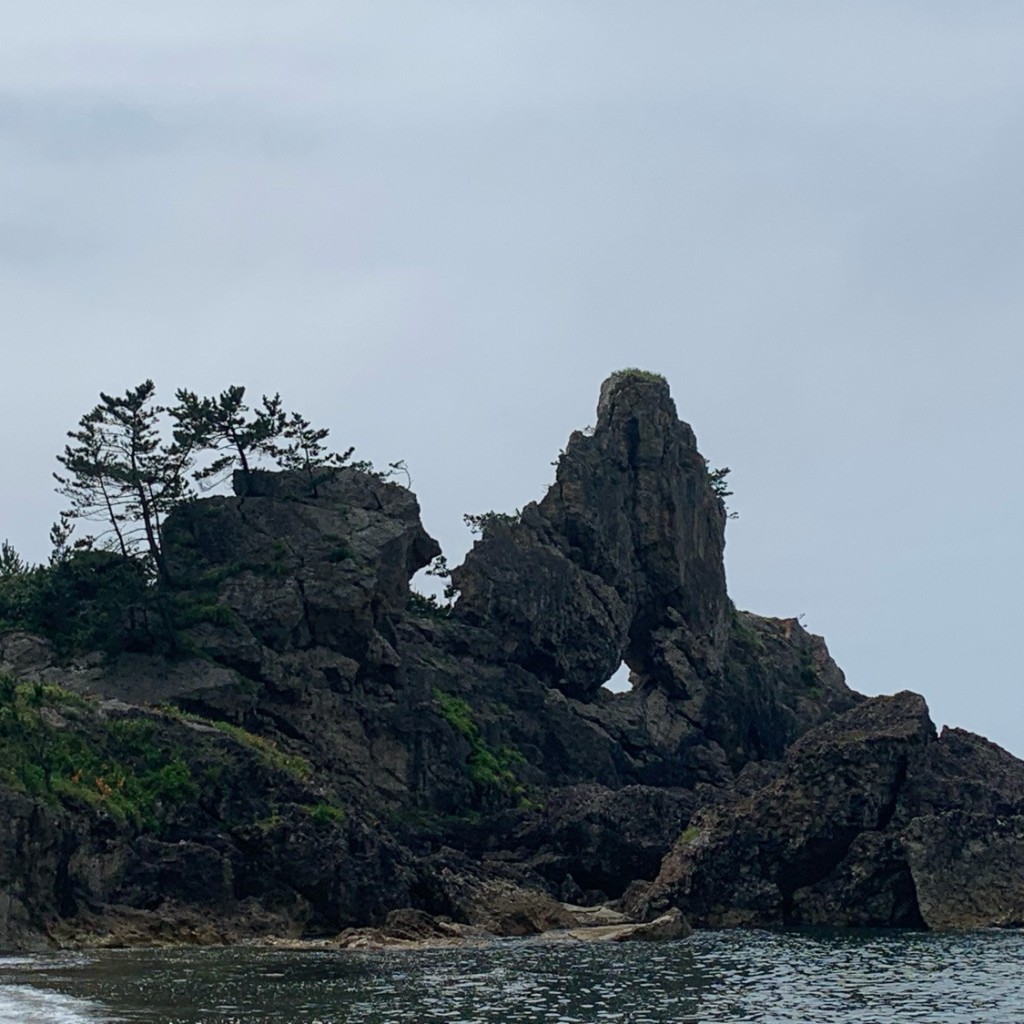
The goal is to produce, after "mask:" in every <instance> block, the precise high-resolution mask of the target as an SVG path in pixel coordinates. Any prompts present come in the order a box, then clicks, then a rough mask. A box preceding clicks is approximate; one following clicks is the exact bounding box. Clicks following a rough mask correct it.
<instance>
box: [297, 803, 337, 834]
mask: <svg viewBox="0 0 1024 1024" xmlns="http://www.w3.org/2000/svg"><path fill="white" fill-rule="evenodd" d="M299 807H300V809H301V810H303V811H305V812H306V814H308V815H309V817H310V820H311V821H312V822H313V824H314V825H318V826H320V827H322V828H326V827H328V826H330V825H340V824H341V823H342V822H343V821H344V820H345V819H346V817H347V815H346V813H345V811H344V809H343V808H341V807H336V806H335V805H334V804H327V803H319V804H300V805H299Z"/></svg>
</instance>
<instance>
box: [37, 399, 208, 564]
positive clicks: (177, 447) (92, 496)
mask: <svg viewBox="0 0 1024 1024" xmlns="http://www.w3.org/2000/svg"><path fill="white" fill-rule="evenodd" d="M155 393H156V389H155V387H154V385H153V382H152V381H151V380H147V381H145V382H143V383H142V384H140V385H139V386H138V387H136V388H130V389H129V390H128V391H126V392H125V393H124V395H122V396H113V395H107V394H103V393H102V392H101V393H100V402H99V404H98V405H96V406H95V408H93V409H92V410H91V411H90V412H87V413H86V414H85V415H84V416H83V417H82V418H81V420H80V421H79V425H78V430H73V431H69V433H68V437H69V438H70V439H71V441H72V442H75V443H74V444H68V445H65V447H64V454H63V455H58V456H57V461H58V462H60V464H61V465H62V466H63V467H64V470H65V472H64V473H63V474H61V473H55V474H54V477H55V479H56V480H57V484H58V487H57V490H58V492H59V493H60V494H62V495H64V497H66V498H67V499H68V501H69V503H70V507H69V508H68V510H67V513H66V515H67V517H68V519H69V520H70V519H71V518H74V519H82V520H87V521H90V522H98V523H102V524H103V526H104V529H102V530H101V531H100V532H99V533H98V534H97V535H95V536H93V537H89V538H86V539H85V541H84V542H85V543H89V542H97V541H98V542H99V543H100V545H101V546H102V547H108V548H113V549H114V550H116V551H118V552H119V553H120V554H121V555H122V556H123V557H124V558H126V559H127V558H130V557H131V556H132V555H134V554H136V553H137V552H138V551H139V550H140V549H141V550H142V551H143V552H144V553H145V554H146V555H147V556H148V557H149V558H150V559H151V561H152V564H153V566H154V568H155V569H156V572H157V573H158V575H159V576H160V577H161V578H162V579H164V580H168V579H169V573H168V570H167V564H166V562H165V560H164V556H163V520H164V518H165V516H166V515H167V513H168V511H169V510H170V509H171V508H172V507H173V506H174V505H176V504H177V503H178V502H180V501H182V500H184V499H185V498H186V497H187V496H188V493H189V488H190V485H189V482H188V480H187V477H186V472H187V470H188V469H189V467H190V466H191V463H192V451H193V447H192V446H191V445H183V444H180V443H177V442H176V443H175V444H173V445H166V444H164V443H163V441H162V439H161V437H160V430H159V418H160V415H161V413H163V412H164V411H165V410H164V409H163V407H161V406H159V405H157V404H156V403H155ZM79 543H80V544H81V543H83V542H82V541H80V542H79Z"/></svg>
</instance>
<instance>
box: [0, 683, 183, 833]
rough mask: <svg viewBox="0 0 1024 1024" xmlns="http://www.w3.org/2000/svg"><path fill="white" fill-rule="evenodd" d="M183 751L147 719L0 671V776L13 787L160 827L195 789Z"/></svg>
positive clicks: (145, 826)
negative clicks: (106, 714)
mask: <svg viewBox="0 0 1024 1024" xmlns="http://www.w3.org/2000/svg"><path fill="white" fill-rule="evenodd" d="M186 753H187V752H186V751H185V749H184V748H183V747H181V746H180V745H177V744H175V743H173V742H172V741H170V740H168V739H167V738H166V737H164V736H162V735H161V734H160V732H159V730H158V728H157V723H155V722H154V721H153V720H152V719H146V718H119V719H114V720H106V719H102V718H100V717H99V716H97V715H95V714H93V712H92V709H91V708H90V707H89V706H88V702H87V701H85V700H84V699H83V698H82V697H80V696H78V695H77V694H73V693H70V692H69V691H67V690H62V689H61V688H60V687H56V686H46V685H43V684H40V683H24V682H17V681H15V680H14V679H12V678H10V677H9V676H0V781H2V782H3V783H5V784H6V785H8V786H10V787H11V788H12V789H15V790H19V791H21V792H24V793H27V794H29V795H31V796H35V797H39V798H41V799H43V800H45V801H46V802H48V803H50V804H53V805H59V804H62V803H69V804H75V803H79V804H82V803H84V804H88V805H90V806H103V807H104V808H105V809H106V810H108V811H109V812H110V813H111V814H112V815H113V816H114V817H116V818H119V819H121V820H125V821H130V822H131V823H132V824H134V825H136V826H137V827H139V828H141V829H144V830H146V831H153V832H159V831H161V829H162V828H163V827H164V825H165V824H166V823H167V821H168V819H169V817H170V816H171V814H172V813H173V811H174V810H175V809H176V808H179V807H180V806H181V805H183V804H189V803H193V802H194V801H195V800H196V799H197V797H198V796H199V792H200V787H201V784H202V782H203V780H201V779H195V778H194V777H193V775H192V770H191V769H190V768H189V765H188V763H187V761H186V759H185V755H186Z"/></svg>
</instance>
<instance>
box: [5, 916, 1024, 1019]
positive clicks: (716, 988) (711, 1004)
mask: <svg viewBox="0 0 1024 1024" xmlns="http://www.w3.org/2000/svg"><path fill="white" fill-rule="evenodd" d="M1022 957H1024V935H1022V934H1021V933H1020V932H972V933H963V934H947V935H932V934H926V933H908V932H885V933H866V932H820V933H810V932H758V931H747V932H743V931H734V932H718V933H708V932H705V933H700V934H698V935H695V936H693V937H692V938H690V939H687V940H685V941H682V942H672V943H665V944H661V945H645V944H639V943H637V944H624V945H587V944H577V943H571V944H570V943H564V944H563V943H539V942H536V941H514V940H503V941H498V942H495V943H493V944H491V945H488V946H484V947H480V948H474V949H458V950H452V949H445V950H421V951H402V952H394V951H392V952H383V953H363V952H291V951H277V950H266V949H255V948H245V947H234V948H227V949H220V948H216V949H178V950H134V951H104V952H96V953H79V954H46V955H39V956H22V957H13V958H12V957H9V958H6V959H0V1024H8V1022H11V1024H14V1022H17V1024H42V1022H45V1024H84V1022H104V1024H112V1022H149V1024H157V1022H159V1024H213V1022H218V1024H257V1022H258V1024H611V1022H621V1024H670V1022H671V1024H688V1022H693V1024H697V1022H699V1024H714V1022H719V1021H728V1022H730V1024H739V1022H747V1021H750V1022H755V1021H756V1022H763V1024H797V1022H799V1024H808V1022H811V1024H832V1022H851V1024H852V1022H857V1024H889V1022H896V1021H900V1022H902V1021H922V1022H924V1021H926V1022H928V1024H946V1022H950V1024H952V1022H956V1024H967V1022H970V1024H982V1022H984V1024H1020V1022H1021V1021H1022V1020H1024V972H1022V971H1021V969H1020V964H1021V963H1022Z"/></svg>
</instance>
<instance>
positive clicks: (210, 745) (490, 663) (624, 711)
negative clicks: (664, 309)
mask: <svg viewBox="0 0 1024 1024" xmlns="http://www.w3.org/2000/svg"><path fill="white" fill-rule="evenodd" d="M236 486H237V491H238V493H236V494H235V495H234V496H233V497H213V498H206V499H203V500H199V501H195V502H191V503H189V504H186V505H183V506H181V507H180V508H179V509H177V510H176V511H175V513H174V514H173V515H172V516H171V517H170V518H169V520H168V521H167V523H166V530H165V532H166V541H165V543H166V556H167V558H168V562H169V564H170V565H171V566H172V567H173V571H174V575H175V577H176V578H177V579H179V580H184V581H188V582H187V586H185V585H183V586H182V588H181V592H180V593H177V594H176V595H175V599H176V600H178V601H179V602H190V604H189V605H188V606H189V607H190V608H192V609H193V610H194V614H193V615H192V616H191V620H190V621H191V624H190V625H189V626H188V629H187V635H186V636H185V637H184V641H183V644H182V649H183V650H184V651H185V652H186V653H185V654H182V653H180V652H179V653H178V654H176V655H175V656H174V657H168V656H163V655H159V654H154V653H145V652H131V651H125V652H120V653H117V654H114V655H111V654H110V653H107V654H100V653H96V652H89V651H81V652H77V653H73V654H71V655H68V654H67V653H66V652H65V653H61V654H59V653H58V646H59V645H55V644H54V642H53V639H52V638H50V639H47V638H43V637H39V636H33V635H29V634H27V633H25V632H23V631H8V632H7V633H2V634H0V684H2V687H0V688H2V692H0V726H2V728H3V735H2V740H3V746H2V748H0V749H2V750H3V758H4V760H3V762H2V768H3V771H2V772H0V815H2V816H3V821H4V822H5V827H4V828H3V830H2V831H0V948H2V949H25V948H39V947H42V946H46V945H54V944H56V945H61V946H76V945H79V946H82V945H89V944H97V943H111V944H113V943H118V944H139V943H142V944H147V943H152V942H162V941H174V942H180V941H186V942H197V943H204V942H235V941H241V940H260V939H263V940H266V939H270V938H271V937H275V936H276V939H275V941H280V942H290V941H306V940H312V941H317V942H319V941H327V942H330V943H333V944H335V945H345V944H348V946H349V947H350V948H351V947H357V948H363V947H362V946H360V945H359V944H360V943H366V944H369V946H373V944H374V943H378V944H381V945H382V946H384V947H387V946H388V945H389V944H392V943H403V942H405V943H412V944H416V943H422V942H441V943H444V942H447V941H472V940H473V939H474V937H475V936H477V932H478V931H479V935H481V936H482V935H484V934H491V935H529V934H535V935H537V934H539V935H550V934H551V933H552V932H554V933H556V934H558V935H562V936H567V937H569V938H570V939H574V938H579V937H580V936H581V935H582V933H583V932H584V931H585V932H586V937H588V938H590V939H597V938H600V937H603V938H604V939H605V940H609V941H610V940H612V938H613V937H614V936H615V934H616V933H615V929H619V932H620V937H622V938H626V937H637V938H639V937H642V936H643V935H644V930H645V929H646V930H647V933H648V936H647V937H657V936H659V935H660V936H661V937H667V936H668V935H669V933H671V932H672V929H673V928H676V927H677V928H678V930H677V931H676V932H675V933H674V934H676V935H679V934H683V933H684V932H685V931H686V929H688V928H689V927H690V926H691V925H692V926H696V927H729V926H737V925H758V926H760V925H778V924H813V925H839V926H854V925H864V926H900V927H928V928H960V927H984V926H992V925H995V926H1020V925H1022V924H1024V762H1021V761H1020V760H1018V759H1017V758H1015V757H1013V756H1011V755H1010V754H1008V753H1007V752H1006V751H1003V750H1001V749H1000V748H999V747H997V746H995V745H994V744H991V743H989V742H988V741H986V740H984V739H983V738H981V737H978V736H974V735H973V734H970V733H967V732H965V731H963V730H958V729H944V730H943V732H942V733H941V735H938V734H937V733H936V730H935V728H934V726H933V725H932V723H931V721H930V719H929V717H928V711H927V707H926V705H925V702H924V700H923V698H921V697H919V696H917V695H915V694H910V693H901V694H897V695H895V696H893V697H876V698H870V699H868V698H865V697H863V696H861V695H859V694H857V693H855V692H854V691H852V690H850V689H849V688H848V687H847V685H846V682H845V680H844V677H843V674H842V672H841V671H840V670H839V668H838V667H837V666H836V664H835V663H834V661H833V660H832V659H831V657H830V656H829V653H828V650H827V647H826V645H825V643H824V641H823V640H822V638H820V637H817V636H814V635H812V634H810V633H808V632H806V631H805V630H804V629H803V628H802V626H801V625H800V623H799V622H798V621H796V620H794V619H774V618H767V617H764V616H759V615H755V614H752V613H749V612H744V611H740V610H738V609H736V608H735V607H734V606H733V604H732V602H731V601H730V600H729V598H728V595H727V592H726V586H725V574H724V569H723V562H722V553H723V548H724V528H725V522H726V510H725V508H724V506H723V503H722V499H721V496H720V494H719V493H718V492H717V490H716V487H715V480H714V477H713V476H712V474H711V473H710V472H709V470H708V467H707V464H706V462H705V460H704V459H703V458H702V457H701V455H700V453H699V451H698V449H697V446H696V440H695V438H694V435H693V432H692V430H691V429H690V428H689V426H687V425H686V424H685V423H682V422H680V420H679V419H678V417H677V415H676V410H675V406H674V403H673V402H672V399H671V397H670V395H669V390H668V386H667V384H666V383H665V382H664V381H663V380H661V379H660V378H657V377H656V376H654V375H651V374H646V373H641V372H639V371H625V372H623V373H620V374H616V375H613V376H612V377H611V378H610V379H609V380H608V381H607V382H606V383H605V384H604V386H603V387H602V391H601V396H600V400H599V404H598V411H597V422H596V425H595V427H594V428H593V430H592V431H590V432H576V433H574V434H573V435H572V437H571V438H570V439H569V442H568V444H567V446H566V449H565V451H564V452H563V454H562V456H561V457H560V459H559V461H558V464H557V474H556V480H555V483H554V484H553V486H552V487H551V489H550V490H549V492H548V493H547V495H546V496H545V497H544V498H543V499H542V500H541V501H540V502H536V503H534V502H531V503H529V504H527V505H526V506H525V507H524V508H523V510H522V512H521V513H520V514H519V515H518V516H516V517H502V516H492V517H488V518H486V520H485V521H484V523H483V531H482V535H481V537H480V539H479V540H478V541H477V543H476V544H475V545H474V547H473V549H472V550H471V551H470V553H469V555H468V556H467V558H466V560H465V561H464V563H463V564H462V565H461V566H459V567H457V568H455V569H454V570H452V573H451V583H452V585H453V587H454V588H456V590H457V591H458V592H459V596H458V599H457V600H456V601H455V603H454V605H453V606H452V607H444V606H443V605H439V604H438V603H436V602H430V601H427V600H425V599H423V598H420V597H417V596H415V595H412V594H411V592H410V589H409V581H410V579H411V578H412V576H413V575H414V574H415V573H416V572H417V571H418V570H419V569H421V568H423V567H424V566H426V565H428V564H429V563H430V562H431V560H432V559H434V558H435V557H436V556H437V555H438V554H439V548H438V546H437V544H436V542H435V541H434V540H433V539H432V538H431V537H430V536H429V535H428V534H427V533H426V532H425V530H424V529H423V527H422V524H421V523H420V519H419V509H418V506H417V504H416V500H415V497H414V496H413V495H412V493H411V492H410V491H409V490H407V489H406V488H403V487H401V486H399V485H397V484H395V483H393V482H389V481H386V480H383V479H381V478H380V477H378V476H375V475H373V474H370V473H365V472H360V471H357V470H353V469H341V470H337V471H335V472H333V473H332V474H331V475H330V477H329V478H328V479H325V480H323V481H320V482H319V483H318V486H317V488H316V493H315V495H313V494H310V493H309V487H308V479H307V478H306V477H304V476H303V475H301V474H295V473H276V474H269V473H266V474H264V473H255V474H252V475H251V477H250V479H249V480H248V482H247V483H243V482H242V481H236ZM622 663H625V664H626V665H628V667H629V670H630V678H631V681H632V689H631V691H630V692H628V693H625V694H619V695H616V694H612V693H610V692H609V691H608V690H607V689H605V688H604V685H603V684H604V683H605V682H606V681H607V680H608V679H609V678H610V677H611V675H612V674H613V673H614V672H615V670H616V669H617V668H618V667H619V666H620V665H621V664H622ZM608 905H611V906H612V907H617V908H619V910H620V911H621V912H622V913H623V914H625V915H626V917H627V918H628V920H622V919H616V920H615V921H607V922H606V923H603V924H601V925H599V926H598V925H591V926H590V927H587V924H586V922H587V921H591V922H592V921H593V920H594V919H595V917H599V916H600V915H601V914H602V913H605V914H610V913H612V912H613V911H611V910H605V911H602V910H596V909H594V908H600V907H607V906H608ZM581 908H582V909H581ZM666 915H668V918H667V920H666ZM389 922H390V923H389ZM581 922H582V923H581ZM403 929H404V932H403ZM598 932H603V935H601V936H599V934H598ZM627 932H628V933H629V934H628V935H627ZM421 933H422V934H421ZM339 935H341V936H348V937H347V938H345V939H343V940H342V939H338V938H337V936H339Z"/></svg>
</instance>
